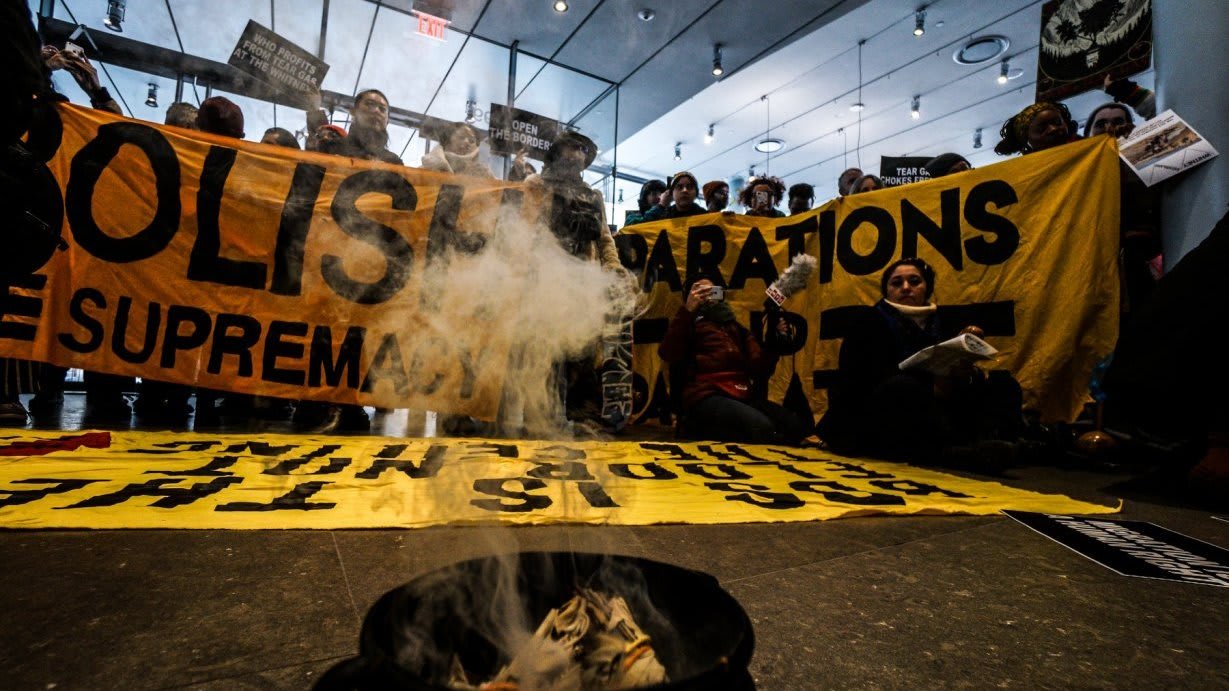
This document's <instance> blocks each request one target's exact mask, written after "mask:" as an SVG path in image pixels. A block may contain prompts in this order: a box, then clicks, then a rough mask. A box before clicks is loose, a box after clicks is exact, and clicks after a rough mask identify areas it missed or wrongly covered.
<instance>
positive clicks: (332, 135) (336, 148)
mask: <svg viewBox="0 0 1229 691" xmlns="http://www.w3.org/2000/svg"><path fill="white" fill-rule="evenodd" d="M345 138H346V131H345V130H344V129H342V128H341V127H339V126H337V125H332V124H325V125H321V126H319V127H317V128H316V129H315V131H313V132H312V134H311V136H309V137H308V139H307V143H306V144H305V145H304V148H305V149H307V150H308V151H319V152H320V153H322V154H336V153H340V151H341V143H342V141H343V140H345Z"/></svg>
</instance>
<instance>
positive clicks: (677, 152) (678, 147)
mask: <svg viewBox="0 0 1229 691" xmlns="http://www.w3.org/2000/svg"><path fill="white" fill-rule="evenodd" d="M674 160H676V161H681V160H683V142H675V144H674Z"/></svg>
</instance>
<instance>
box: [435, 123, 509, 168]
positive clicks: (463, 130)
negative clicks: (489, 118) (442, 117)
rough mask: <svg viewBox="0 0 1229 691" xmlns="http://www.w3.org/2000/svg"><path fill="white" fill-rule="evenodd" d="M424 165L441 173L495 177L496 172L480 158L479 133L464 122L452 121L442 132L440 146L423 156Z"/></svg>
mask: <svg viewBox="0 0 1229 691" xmlns="http://www.w3.org/2000/svg"><path fill="white" fill-rule="evenodd" d="M422 167H423V168H426V169H427V170H438V171H439V172H441V173H455V174H456V175H469V176H471V177H476V178H493V177H495V174H494V173H492V172H491V169H490V168H488V167H486V165H485V164H483V163H482V162H481V161H479V160H478V133H477V131H475V130H474V128H473V127H470V126H469V125H468V124H467V123H464V122H455V123H452V124H451V125H450V126H449V127H448V128H446V129H445V130H444V131H443V132H441V133H440V143H439V146H437V147H435V148H434V149H432V150H431V151H430V152H429V153H428V154H427V155H426V156H423V157H422Z"/></svg>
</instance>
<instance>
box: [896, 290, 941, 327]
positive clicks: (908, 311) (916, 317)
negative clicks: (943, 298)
mask: <svg viewBox="0 0 1229 691" xmlns="http://www.w3.org/2000/svg"><path fill="white" fill-rule="evenodd" d="M883 301H884V302H885V303H887V304H888V306H889V307H891V308H892V309H894V310H896V311H897V312H900V314H901V316H903V317H905V318H906V319H908V320H910V321H912V322H913V323H914V324H917V325H918V327H920V328H922V329H925V328H926V320H927V319H929V318H930V316H931V315H932V314H934V313H935V310H937V309H939V306H938V305H936V304H935V303H933V302H932V303H930V304H927V305H923V306H921V307H916V306H914V305H901V304H898V303H895V302H892V301H891V300H888V299H887V298H884V300H883Z"/></svg>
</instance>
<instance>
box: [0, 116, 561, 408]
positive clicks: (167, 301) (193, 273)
mask: <svg viewBox="0 0 1229 691" xmlns="http://www.w3.org/2000/svg"><path fill="white" fill-rule="evenodd" d="M50 115H51V117H52V118H53V119H55V118H58V122H55V123H53V124H54V125H56V126H54V127H48V128H47V129H46V130H44V131H42V132H43V133H44V134H46V138H44V137H43V136H42V135H41V134H40V135H37V136H35V137H33V138H32V140H31V142H30V145H31V147H32V148H34V149H35V150H36V151H44V152H47V153H48V154H50V160H49V161H48V163H47V164H46V170H45V171H43V174H45V175H46V179H47V183H46V184H48V185H54V186H55V188H54V191H53V193H52V196H53V197H54V196H55V194H56V193H58V194H59V195H60V198H61V199H63V200H64V202H63V209H62V214H61V216H62V217H61V218H51V219H47V220H49V222H50V223H51V225H52V227H53V228H57V229H59V228H61V227H62V228H63V230H64V237H65V240H66V241H67V245H68V247H67V249H66V250H65V251H62V252H57V253H56V254H55V255H54V256H53V257H52V258H51V260H50V261H49V263H48V264H47V265H46V266H44V267H42V268H41V269H40V270H39V271H38V272H37V273H36V274H35V275H33V276H30V277H28V278H27V279H26V280H24V281H22V282H21V285H17V286H11V287H8V288H7V295H5V296H4V300H3V301H0V306H2V307H3V309H4V314H3V318H2V319H0V356H6V357H15V358H21V359H29V360H39V361H43V362H51V363H54V364H56V365H60V366H65V367H82V368H84V369H87V370H93V371H99V372H110V373H114V374H120V375H136V376H141V377H147V378H150V379H157V380H161V381H167V382H172V383H181V384H188V385H200V386H203V387H209V388H213V389H225V390H230V391H240V392H246V393H260V394H266V395H271V396H279V397H284V398H289V399H314V400H327V401H334V402H339V403H341V402H355V403H361V404H365V405H377V406H386V407H393V408H396V407H407V406H412V407H418V408H426V409H430V410H443V411H451V412H456V413H459V414H466V415H474V416H478V417H483V418H487V419H490V418H492V417H493V416H494V414H495V411H496V409H497V406H498V402H499V396H500V391H501V387H502V381H503V372H504V370H505V368H506V366H507V361H508V351H509V347H510V346H509V338H510V337H507V336H506V334H507V333H508V332H509V330H508V329H503V330H500V329H491V328H488V327H487V326H484V325H489V324H490V323H491V320H492V319H494V318H495V315H498V314H509V313H515V311H514V310H515V308H517V307H518V306H519V298H518V296H517V295H516V294H515V292H516V291H515V290H512V289H507V290H503V291H487V294H486V297H485V298H484V299H483V300H482V301H478V302H475V301H474V300H473V297H472V296H471V295H470V294H469V293H470V292H471V291H470V287H469V286H464V285H462V286H458V287H456V289H453V290H447V289H442V288H439V287H437V288H434V289H430V290H428V289H425V288H424V286H425V285H434V284H428V283H427V282H426V278H425V276H426V275H427V274H428V273H429V272H430V271H444V267H445V266H453V267H455V266H457V265H458V263H459V262H461V261H464V260H465V259H467V258H468V256H467V257H457V258H454V259H452V260H451V263H450V259H449V258H450V257H451V256H452V253H453V249H454V248H457V247H459V246H461V245H465V246H467V247H474V246H480V245H481V244H482V241H483V239H484V238H485V237H487V236H488V235H489V234H490V233H493V232H495V231H497V230H498V229H499V228H500V227H501V224H502V223H512V222H516V220H517V218H519V215H518V213H517V212H518V210H519V209H520V208H521V204H520V201H521V197H522V192H521V191H520V190H519V188H517V187H516V186H513V185H510V184H508V183H502V182H499V181H495V180H489V179H479V178H471V177H466V178H460V177H455V176H450V175H443V174H439V173H434V172H430V171H425V170H417V169H412V168H404V167H401V166H393V165H388V164H383V163H377V162H367V161H356V160H353V159H349V158H344V157H338V156H327V155H324V154H317V153H311V152H302V151H297V150H292V149H287V148H282V147H274V146H267V145H261V144H255V143H252V142H244V141H239V140H236V139H230V138H226V137H218V136H214V135H209V134H204V133H200V132H192V131H188V130H182V129H178V128H173V127H169V128H164V127H161V126H158V125H153V124H150V123H145V122H139V121H135V120H128V119H125V118H120V117H117V116H113V115H110V114H107V113H104V112H103V111H98V110H88V109H82V108H78V107H75V106H71V105H58V106H56V108H55V109H54V110H52V111H51V112H50ZM61 125H62V126H61ZM540 205H541V204H540V202H532V203H530V202H526V204H525V206H526V207H527V208H535V209H536V208H537V207H538V206H540ZM501 208H503V209H506V210H508V211H507V213H503V214H501V213H500V209H501ZM462 229H463V230H462ZM455 324H468V325H473V326H474V327H476V328H466V329H460V330H457V329H454V328H450V327H449V325H455Z"/></svg>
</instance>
